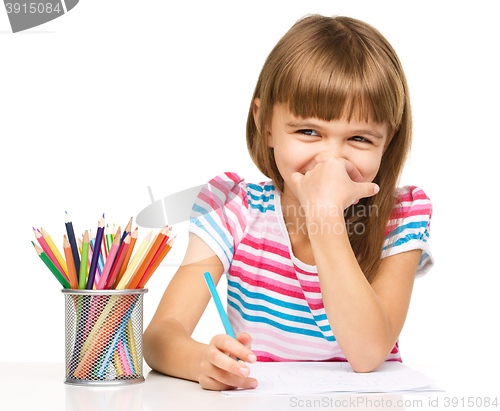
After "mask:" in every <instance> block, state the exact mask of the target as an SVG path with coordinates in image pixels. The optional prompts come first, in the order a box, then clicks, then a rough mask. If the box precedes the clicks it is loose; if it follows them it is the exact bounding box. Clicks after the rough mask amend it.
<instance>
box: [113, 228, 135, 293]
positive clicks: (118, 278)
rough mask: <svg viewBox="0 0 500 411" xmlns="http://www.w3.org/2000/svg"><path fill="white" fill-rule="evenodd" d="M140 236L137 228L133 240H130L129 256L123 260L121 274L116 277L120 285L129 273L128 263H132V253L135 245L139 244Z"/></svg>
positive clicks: (126, 255)
mask: <svg viewBox="0 0 500 411" xmlns="http://www.w3.org/2000/svg"><path fill="white" fill-rule="evenodd" d="M138 235H139V232H138V230H137V227H136V228H135V230H134V232H133V233H132V236H131V240H130V245H129V247H128V249H127V254H125V258H124V259H123V263H122V266H121V267H120V272H119V273H118V276H117V277H116V283H117V284H118V283H119V282H120V280H121V279H122V277H123V274H124V273H125V271H127V267H128V263H129V261H130V257H131V256H132V251H134V247H135V243H136V242H137V236H138Z"/></svg>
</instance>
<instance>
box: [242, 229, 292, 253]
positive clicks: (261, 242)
mask: <svg viewBox="0 0 500 411" xmlns="http://www.w3.org/2000/svg"><path fill="white" fill-rule="evenodd" d="M242 244H245V245H248V246H249V247H252V248H253V249H255V250H263V251H266V252H268V253H271V254H276V255H279V256H280V257H284V258H288V259H289V258H290V253H289V250H288V247H283V246H282V245H281V244H279V243H277V242H276V241H271V240H267V239H265V238H259V239H257V238H256V237H254V236H252V235H250V234H247V235H246V236H245V238H244V239H243V240H242Z"/></svg>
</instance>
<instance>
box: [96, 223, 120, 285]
mask: <svg viewBox="0 0 500 411" xmlns="http://www.w3.org/2000/svg"><path fill="white" fill-rule="evenodd" d="M118 231H119V232H120V233H121V229H120V227H118ZM119 245H120V238H119V236H118V237H117V238H115V240H114V241H113V243H112V244H111V248H110V249H109V254H108V258H107V259H106V264H104V270H103V271H102V275H101V278H100V279H99V283H98V284H97V286H96V288H97V289H98V290H104V287H105V286H106V281H107V280H108V277H109V273H110V272H111V269H112V268H113V263H114V262H115V257H116V253H117V252H118V246H119Z"/></svg>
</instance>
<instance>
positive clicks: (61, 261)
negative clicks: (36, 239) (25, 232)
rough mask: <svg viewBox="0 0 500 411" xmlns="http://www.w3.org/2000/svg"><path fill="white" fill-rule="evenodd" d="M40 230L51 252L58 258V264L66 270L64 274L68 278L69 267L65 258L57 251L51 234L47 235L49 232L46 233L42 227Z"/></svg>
mask: <svg viewBox="0 0 500 411" xmlns="http://www.w3.org/2000/svg"><path fill="white" fill-rule="evenodd" d="M40 230H41V231H42V237H43V238H44V239H45V241H46V242H47V245H48V246H49V248H50V250H51V251H52V253H53V254H54V257H56V260H57V262H58V263H59V265H60V266H61V267H62V269H63V270H64V274H66V276H67V275H68V266H67V265H66V261H64V258H63V256H62V255H61V253H60V252H59V250H58V249H57V247H56V245H55V244H54V241H52V238H50V235H49V233H47V231H45V230H44V229H43V228H41V227H40Z"/></svg>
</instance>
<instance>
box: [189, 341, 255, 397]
mask: <svg viewBox="0 0 500 411" xmlns="http://www.w3.org/2000/svg"><path fill="white" fill-rule="evenodd" d="M236 338H237V339H236V340H235V339H234V338H231V337H229V336H228V335H225V334H220V335H216V336H215V337H214V338H212V341H211V342H210V344H209V345H208V347H207V349H206V352H205V355H204V358H203V360H202V362H201V364H200V370H199V375H198V380H199V382H200V385H201V386H202V387H203V388H205V389H210V390H221V389H232V388H236V387H241V388H255V387H256V386H257V380H256V379H255V378H249V375H250V368H249V367H248V365H247V364H246V363H245V361H247V362H249V363H252V362H255V361H256V360H257V357H256V356H255V354H253V353H252V351H251V350H250V348H249V346H250V344H251V341H252V338H251V337H250V335H249V334H247V333H239V334H238V335H237V336H236ZM228 354H229V355H228ZM235 357H238V358H240V359H241V360H244V361H241V360H240V361H236V359H235Z"/></svg>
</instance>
